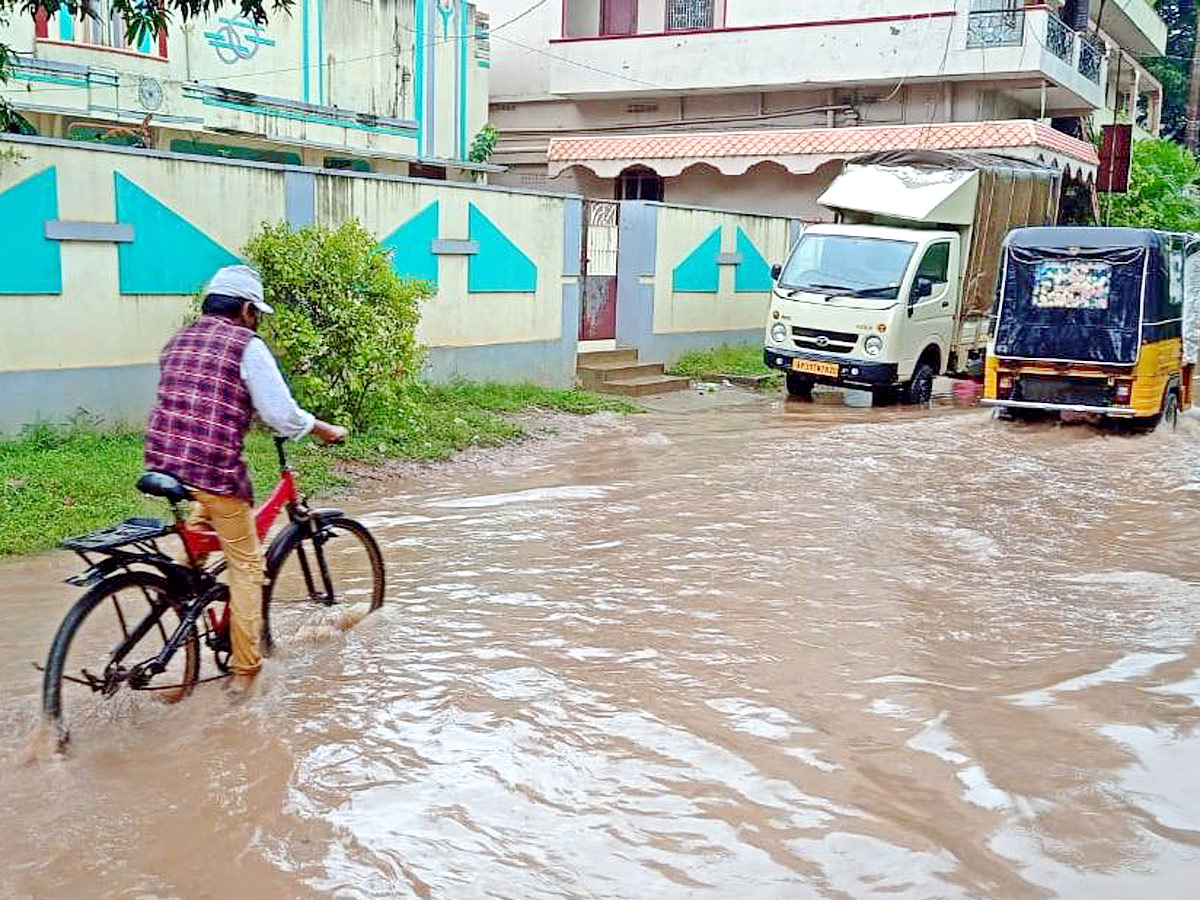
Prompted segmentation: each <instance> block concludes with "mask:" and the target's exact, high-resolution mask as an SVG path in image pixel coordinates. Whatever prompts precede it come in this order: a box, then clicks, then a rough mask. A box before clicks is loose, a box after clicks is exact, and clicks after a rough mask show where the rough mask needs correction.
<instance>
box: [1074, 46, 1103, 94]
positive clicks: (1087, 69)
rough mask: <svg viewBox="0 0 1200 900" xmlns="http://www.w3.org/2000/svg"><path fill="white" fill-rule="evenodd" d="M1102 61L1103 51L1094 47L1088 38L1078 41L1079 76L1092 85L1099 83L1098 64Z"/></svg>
mask: <svg viewBox="0 0 1200 900" xmlns="http://www.w3.org/2000/svg"><path fill="white" fill-rule="evenodd" d="M1103 60H1104V50H1103V49H1102V48H1101V47H1098V46H1096V45H1095V44H1093V43H1092V42H1091V40H1089V39H1088V38H1084V37H1081V38H1080V39H1079V74H1080V75H1082V76H1083V77H1084V78H1086V79H1087V80H1088V81H1090V82H1092V83H1093V84H1099V83H1100V64H1101V62H1102V61H1103Z"/></svg>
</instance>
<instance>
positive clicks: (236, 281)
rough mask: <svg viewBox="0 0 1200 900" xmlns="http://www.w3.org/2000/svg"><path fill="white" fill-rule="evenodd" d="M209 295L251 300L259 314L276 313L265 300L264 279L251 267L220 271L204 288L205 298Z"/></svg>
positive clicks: (228, 268) (235, 267) (229, 268)
mask: <svg viewBox="0 0 1200 900" xmlns="http://www.w3.org/2000/svg"><path fill="white" fill-rule="evenodd" d="M209 294H224V295H225V296H226V297H237V298H238V299H239V300H249V301H250V302H251V303H252V304H254V308H255V309H257V310H258V311H259V312H264V313H270V312H274V311H275V310H273V309H271V307H270V306H269V305H268V304H267V302H266V301H265V300H263V286H262V277H261V276H260V275H259V274H258V273H257V272H255V271H254V270H253V269H252V268H250V267H249V266H226V267H225V268H223V269H218V270H217V274H216V275H214V276H213V277H212V280H211V281H209V282H208V285H207V286H206V287H205V288H204V296H205V297H207V296H208V295H209Z"/></svg>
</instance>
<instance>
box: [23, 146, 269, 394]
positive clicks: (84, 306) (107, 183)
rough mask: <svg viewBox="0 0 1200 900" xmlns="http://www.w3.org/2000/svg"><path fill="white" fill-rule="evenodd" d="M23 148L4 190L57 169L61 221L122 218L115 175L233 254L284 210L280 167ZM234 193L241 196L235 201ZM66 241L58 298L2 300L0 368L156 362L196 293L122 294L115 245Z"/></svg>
mask: <svg viewBox="0 0 1200 900" xmlns="http://www.w3.org/2000/svg"><path fill="white" fill-rule="evenodd" d="M18 149H19V151H20V153H21V154H22V155H23V156H24V157H25V160H24V161H23V162H22V163H21V164H20V165H18V166H12V165H6V166H3V167H0V191H3V190H5V189H7V188H9V187H11V186H13V185H14V184H16V183H17V182H19V181H23V180H25V179H26V178H28V177H30V176H32V175H35V174H37V173H38V172H41V171H43V170H45V169H46V168H48V167H49V166H54V167H56V169H57V178H58V214H59V218H60V219H66V220H79V221H92V222H113V221H115V220H116V200H115V192H114V186H113V185H114V177H113V175H114V172H120V173H121V174H123V175H124V176H126V177H127V178H129V179H130V180H131V181H133V182H134V183H135V184H136V185H138V186H139V187H141V188H143V189H144V190H146V191H148V192H149V193H150V194H152V195H153V196H154V197H155V198H156V199H158V200H159V201H161V202H163V203H165V204H166V205H168V206H170V207H172V208H173V209H174V210H176V211H177V212H178V213H179V214H181V215H182V216H183V217H184V218H186V219H187V220H188V221H189V222H191V223H192V224H193V225H195V226H196V227H197V228H199V229H200V230H201V231H203V232H205V233H206V234H207V235H208V236H209V237H211V238H212V239H213V240H215V241H217V242H218V243H219V244H221V245H222V246H224V247H225V248H226V249H228V250H230V251H232V252H236V251H237V250H238V249H239V248H240V247H241V246H242V245H243V244H244V243H245V241H246V239H247V237H248V236H249V235H250V234H251V233H252V232H253V231H254V230H255V229H256V228H257V227H258V226H259V224H261V223H262V222H264V221H272V220H279V219H282V218H283V216H284V200H283V197H284V195H283V174H282V172H280V171H270V170H265V169H258V168H243V167H236V166H223V165H219V164H211V163H203V162H192V161H182V160H161V159H152V158H149V157H144V156H133V155H126V154H115V153H104V152H95V151H89V150H82V149H80V150H77V149H74V148H60V147H44V146H37V147H31V146H29V145H20V147H19V148H18ZM230 197H238V198H240V199H241V201H242V202H238V203H230V202H229V198H230ZM60 246H61V253H62V276H63V290H62V294H61V295H58V296H46V295H39V296H30V297H22V296H10V295H5V296H3V297H0V371H23V370H29V369H57V368H81V367H87V366H116V365H130V364H139V363H150V362H154V361H155V360H156V359H157V358H158V353H159V351H160V350H161V349H162V345H163V344H164V343H165V342H166V339H167V338H168V337H169V336H170V335H171V334H172V333H173V332H174V331H175V330H176V329H177V328H178V327H179V325H180V323H181V322H182V321H183V317H184V315H185V314H186V312H187V310H188V309H189V307H190V302H191V301H190V298H186V297H179V296H145V295H137V296H129V295H124V296H123V295H121V293H120V290H119V283H118V276H119V273H118V267H117V246H116V245H115V244H109V243H90V242H79V241H64V242H62V243H61V245H60Z"/></svg>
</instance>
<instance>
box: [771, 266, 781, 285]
mask: <svg viewBox="0 0 1200 900" xmlns="http://www.w3.org/2000/svg"><path fill="white" fill-rule="evenodd" d="M782 274H783V266H781V265H780V264H779V263H775V265H773V266H771V280H772V281H778V280H779V276H780V275H782Z"/></svg>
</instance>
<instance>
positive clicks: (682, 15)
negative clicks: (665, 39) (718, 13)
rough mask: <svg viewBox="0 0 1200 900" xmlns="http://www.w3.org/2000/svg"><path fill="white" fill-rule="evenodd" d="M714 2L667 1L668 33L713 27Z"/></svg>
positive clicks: (708, 0) (705, 0) (706, 0)
mask: <svg viewBox="0 0 1200 900" xmlns="http://www.w3.org/2000/svg"><path fill="white" fill-rule="evenodd" d="M714 5H715V3H714V0H667V31H695V30H697V29H700V28H712V27H713V7H714Z"/></svg>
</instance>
